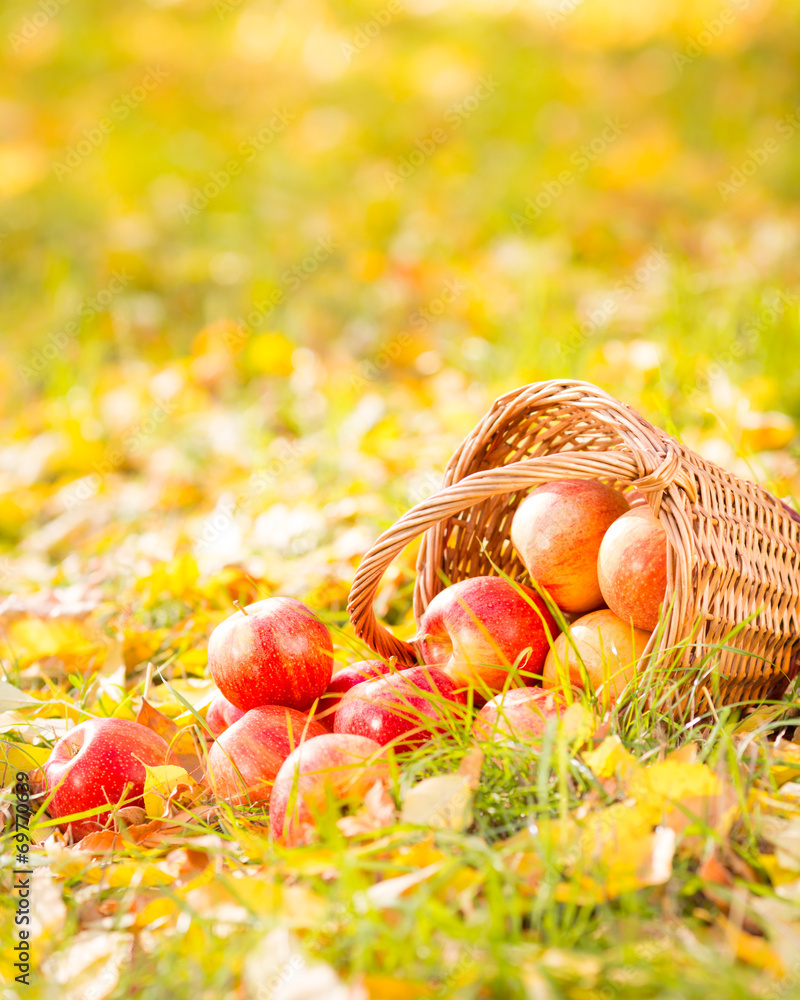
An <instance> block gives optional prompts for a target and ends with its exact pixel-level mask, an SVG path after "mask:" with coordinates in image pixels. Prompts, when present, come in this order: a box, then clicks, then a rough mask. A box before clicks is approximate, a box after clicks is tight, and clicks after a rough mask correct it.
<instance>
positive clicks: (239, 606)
mask: <svg viewBox="0 0 800 1000" xmlns="http://www.w3.org/2000/svg"><path fill="white" fill-rule="evenodd" d="M232 603H233V606H234V607H235V608H237V609H238V610H239V611H241V612H242V614H243V615H246V614H247V612H246V611H245V609H244V608H243V607H242V605H241V604H240V603H239V601H233V602H232Z"/></svg>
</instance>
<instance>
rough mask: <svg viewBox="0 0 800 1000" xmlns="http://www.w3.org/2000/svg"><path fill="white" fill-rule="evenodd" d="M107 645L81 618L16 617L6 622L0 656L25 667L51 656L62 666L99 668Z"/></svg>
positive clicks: (82, 668) (0, 644) (71, 668)
mask: <svg viewBox="0 0 800 1000" xmlns="http://www.w3.org/2000/svg"><path fill="white" fill-rule="evenodd" d="M106 652H107V647H106V644H105V642H104V641H103V639H102V637H101V636H99V635H98V633H97V632H96V630H95V629H93V628H91V627H89V626H88V625H86V624H85V623H84V622H81V621H76V620H75V619H71V618H67V617H63V618H47V619H45V618H33V617H30V618H19V619H17V620H16V621H12V622H11V623H10V624H9V625H7V626H6V627H5V629H4V632H3V637H2V640H0V656H3V657H4V658H6V659H12V660H15V661H16V662H17V663H18V664H19V665H20V666H21V667H28V666H30V665H31V664H32V663H36V662H37V661H38V660H44V659H46V658H48V657H54V658H55V659H57V660H60V661H61V663H63V664H64V669H65V670H67V671H69V670H80V671H83V670H86V669H88V668H89V667H93V668H94V669H98V668H99V667H101V666H102V664H103V661H104V660H105V658H106Z"/></svg>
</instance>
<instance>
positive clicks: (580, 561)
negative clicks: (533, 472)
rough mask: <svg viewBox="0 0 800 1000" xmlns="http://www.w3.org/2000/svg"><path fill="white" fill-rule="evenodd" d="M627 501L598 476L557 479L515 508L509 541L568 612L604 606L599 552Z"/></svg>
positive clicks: (584, 610)
mask: <svg viewBox="0 0 800 1000" xmlns="http://www.w3.org/2000/svg"><path fill="white" fill-rule="evenodd" d="M627 510H629V504H628V501H627V500H626V499H625V497H624V496H623V495H622V494H621V493H620V492H619V491H618V490H615V489H612V487H611V486H606V485H605V484H604V483H600V482H598V481H597V480H596V479H559V480H557V481H556V482H552V483H544V484H543V485H542V486H537V487H536V489H534V490H532V491H531V492H530V493H529V494H528V495H527V496H526V497H525V499H524V500H523V501H522V503H521V504H520V505H519V507H517V510H516V512H515V514H514V519H513V520H512V522H511V541H512V542H513V543H514V548H515V549H516V550H517V552H518V554H519V556H520V558H521V559H522V561H523V562H524V563H525V566H526V567H527V570H528V572H529V573H530V575H531V579H532V580H535V581H536V583H537V584H538V586H539V587H542V588H543V589H544V590H546V591H547V593H548V594H549V595H550V596H551V597H552V598H553V600H554V601H555V603H556V604H557V605H558V607H559V608H560V609H561V610H562V611H565V612H569V613H576V612H577V613H583V612H586V611H593V610H594V609H595V608H601V607H602V606H603V603H604V602H603V595H602V594H601V592H600V584H599V582H598V579H597V554H598V552H599V551H600V543H601V542H602V540H603V536H604V535H605V533H606V531H607V530H608V528H609V527H610V526H611V525H612V524H613V523H614V521H616V520H617V518H618V517H620V516H621V515H622V514H624V513H625V512H626V511H627Z"/></svg>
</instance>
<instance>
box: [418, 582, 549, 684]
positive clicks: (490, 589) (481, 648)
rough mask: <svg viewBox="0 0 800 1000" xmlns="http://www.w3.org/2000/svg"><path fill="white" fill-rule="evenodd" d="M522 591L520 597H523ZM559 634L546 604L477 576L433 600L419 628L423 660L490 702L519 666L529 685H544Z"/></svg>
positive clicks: (535, 596)
mask: <svg viewBox="0 0 800 1000" xmlns="http://www.w3.org/2000/svg"><path fill="white" fill-rule="evenodd" d="M520 591H521V592H520ZM558 632H559V629H558V626H557V625H556V622H555V620H554V618H553V616H552V614H551V613H550V611H549V609H548V607H547V604H546V602H545V600H544V598H542V597H540V596H539V594H536V593H535V592H534V591H532V590H530V588H527V587H520V588H519V589H517V587H516V586H514V585H513V584H511V583H509V582H508V581H507V580H505V579H503V577H500V576H477V577H471V578H470V579H467V580H462V581H461V582H460V583H456V584H453V585H452V586H450V587H447V588H446V589H445V590H443V591H441V592H440V593H439V594H437V595H436V597H434V598H433V600H432V601H431V603H430V604H429V605H428V607H427V610H426V611H425V613H424V614H423V615H422V617H421V619H420V623H419V634H420V637H421V638H420V643H419V645H420V650H421V652H422V659H423V660H424V662H425V663H426V664H428V665H430V666H435V667H438V668H439V669H441V670H443V671H444V672H445V673H446V674H447V675H448V677H450V678H451V679H452V680H453V681H454V683H455V684H456V686H457V687H459V688H467V687H470V686H472V687H473V688H474V697H475V698H476V700H478V701H481V702H483V701H486V700H488V699H490V698H492V697H493V696H494V695H495V694H497V693H498V692H499V691H502V690H503V688H504V687H506V686H507V684H508V675H509V672H510V671H511V669H512V666H513V664H515V663H516V662H517V660H518V659H519V658H520V656H521V654H523V652H524V651H525V650H527V649H530V652H528V653H527V654H525V656H524V658H522V659H521V660H520V662H519V664H518V670H519V677H520V679H521V680H522V681H523V682H524V683H525V684H539V683H540V678H541V672H542V668H543V666H544V661H545V658H546V657H547V654H548V652H549V650H550V640H551V639H554V638H555V637H556V636H557V635H558Z"/></svg>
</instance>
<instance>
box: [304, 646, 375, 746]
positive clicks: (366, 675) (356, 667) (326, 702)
mask: <svg viewBox="0 0 800 1000" xmlns="http://www.w3.org/2000/svg"><path fill="white" fill-rule="evenodd" d="M392 669H393V667H392V665H391V664H389V663H385V662H384V661H383V660H365V661H364V662H363V663H353V664H351V665H350V666H349V667H342V669H341V670H337V671H336V673H335V674H334V675H333V677H332V678H331V682H330V684H329V685H328V690H327V691H326V692H325V694H323V696H322V697H321V698H320V700H319V707H318V708H317V711H316V713H315V714H314V718H315V719H316V720H317V722H321V723H322V725H323V726H324V727H325V728H326V729H327V730H329V731H330V732H332V731H333V717H334V715H335V714H336V709H337V708H338V707H339V702H340V701H341V700H342V696H343V695H344V693H345V691H349V690H350V688H351V687H355V686H356V684H363V683H364V681H368V680H371V679H372V678H373V677H382V676H383V675H384V674H388V673H389V672H390V671H391V670H392Z"/></svg>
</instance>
